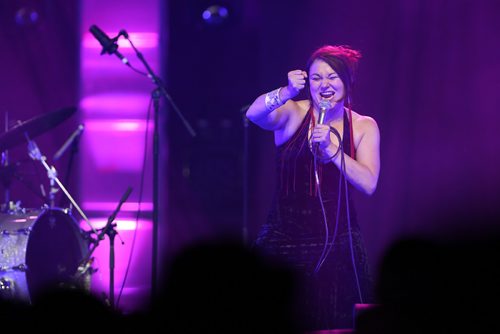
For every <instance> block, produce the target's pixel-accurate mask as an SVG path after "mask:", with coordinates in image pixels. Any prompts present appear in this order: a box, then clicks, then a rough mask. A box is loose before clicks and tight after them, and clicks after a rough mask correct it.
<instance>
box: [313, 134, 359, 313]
mask: <svg viewBox="0 0 500 334" xmlns="http://www.w3.org/2000/svg"><path fill="white" fill-rule="evenodd" d="M330 132H331V133H333V134H334V135H335V137H337V139H338V141H339V146H338V148H337V152H335V154H334V156H336V155H337V154H339V152H340V154H341V162H340V175H339V187H338V190H339V191H338V201H337V216H336V219H335V229H334V231H333V236H332V240H331V243H330V245H329V246H328V242H329V241H330V231H329V227H328V220H327V217H326V210H325V206H324V203H323V197H322V194H321V182H320V180H319V175H318V168H317V167H318V166H317V160H318V154H317V153H318V145H317V146H316V148H315V150H314V152H313V156H314V174H315V181H316V185H317V189H318V190H317V191H318V199H319V201H320V206H321V211H322V214H323V221H324V225H325V245H324V246H323V251H322V253H321V255H320V257H319V260H318V263H317V265H316V268H315V269H314V273H315V274H317V273H318V272H319V270H320V269H321V266H322V265H323V263H324V262H325V260H326V258H327V257H328V255H329V254H330V252H331V251H332V248H333V246H334V244H335V240H336V238H337V231H338V226H339V217H340V205H341V199H342V181H344V189H345V201H346V211H347V228H348V234H349V247H350V251H351V252H350V253H351V262H352V266H353V271H354V278H355V281H356V288H357V290H358V296H359V299H360V303H361V304H363V303H364V302H363V295H362V293H361V286H360V282H359V275H358V270H357V267H356V261H355V256H354V245H353V239H352V228H351V214H350V211H349V210H350V207H349V190H348V182H347V172H346V166H345V156H344V153H345V152H344V143H343V141H342V137H341V136H340V133H339V132H338V131H337V129H335V128H334V127H332V126H330Z"/></svg>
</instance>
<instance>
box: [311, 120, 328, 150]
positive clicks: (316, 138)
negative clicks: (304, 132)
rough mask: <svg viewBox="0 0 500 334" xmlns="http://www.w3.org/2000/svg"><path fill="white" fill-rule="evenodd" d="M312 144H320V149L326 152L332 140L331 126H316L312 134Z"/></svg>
mask: <svg viewBox="0 0 500 334" xmlns="http://www.w3.org/2000/svg"><path fill="white" fill-rule="evenodd" d="M311 142H312V143H318V144H319V148H320V149H321V150H322V151H324V150H325V149H327V148H328V147H329V146H330V145H331V144H332V140H331V138H330V126H328V125H325V124H316V125H315V126H314V129H313V130H312V134H311Z"/></svg>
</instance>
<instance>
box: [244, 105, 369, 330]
mask: <svg viewBox="0 0 500 334" xmlns="http://www.w3.org/2000/svg"><path fill="white" fill-rule="evenodd" d="M312 115H313V114H312V110H309V112H308V113H307V114H306V116H305V117H304V120H303V121H302V123H301V126H300V127H299V129H298V130H297V131H296V133H295V134H294V135H293V136H292V138H290V139H289V140H288V141H287V142H285V143H284V144H282V145H280V146H278V147H277V159H276V163H277V170H276V172H277V182H276V184H277V187H276V192H275V195H274V200H273V203H272V207H271V210H270V213H269V215H268V218H267V221H266V222H265V224H263V225H262V226H261V228H260V231H259V234H258V236H257V239H256V240H255V243H254V245H255V247H256V248H257V249H258V250H260V251H262V252H263V253H264V254H265V255H266V256H269V257H271V258H273V259H275V260H278V261H281V262H282V263H284V264H286V265H288V266H290V267H291V268H292V269H293V270H295V271H296V272H297V273H298V274H299V277H300V278H301V280H300V282H301V284H300V288H301V289H300V291H301V294H300V296H301V298H300V314H301V320H300V323H301V326H303V328H304V329H307V330H321V329H334V328H352V327H353V309H354V304H355V303H361V302H362V301H363V302H364V303H367V302H372V301H373V296H372V280H371V277H370V273H369V268H368V261H367V257H366V251H365V247H364V244H363V240H362V236H361V233H360V228H359V225H358V223H357V218H356V212H355V210H354V205H353V203H352V200H351V198H350V196H349V200H348V201H349V213H350V215H349V216H350V224H348V215H347V209H346V200H345V185H344V183H343V182H342V184H341V191H340V192H341V196H342V197H341V201H340V214H339V217H338V218H339V219H338V225H337V224H336V223H337V219H336V218H337V207H338V199H339V178H340V171H339V169H338V168H337V167H336V166H335V165H334V164H333V163H328V164H321V163H320V162H318V163H317V165H318V170H319V176H320V180H321V183H320V184H321V193H322V199H323V203H324V207H325V210H326V217H327V222H328V226H329V236H330V237H329V242H328V243H327V245H330V244H331V243H332V238H333V235H334V233H335V230H336V237H335V240H334V242H333V247H332V248H331V251H330V252H329V254H328V256H327V258H326V260H325V261H324V263H323V264H322V266H321V268H320V269H319V271H318V272H317V273H315V268H316V266H317V263H318V261H319V258H320V256H321V253H322V252H323V250H324V245H325V241H326V240H325V234H326V233H325V225H324V219H323V214H322V210H321V205H320V202H319V199H318V196H317V192H316V183H315V181H314V160H313V159H314V158H313V154H312V152H311V149H310V146H309V145H308V140H307V137H308V132H309V127H310V124H312V122H314V119H313V116H312ZM344 129H345V130H344V136H343V140H342V142H343V145H344V152H346V154H348V153H349V152H350V140H349V138H350V127H349V121H348V118H347V116H346V115H345V116H344ZM348 189H349V194H350V193H351V192H352V191H354V189H353V188H352V187H351V186H350V185H349V187H348ZM336 225H337V228H336ZM349 225H350V228H349ZM351 245H352V249H353V252H351ZM353 259H354V261H353ZM353 262H354V263H355V265H356V271H355V270H354V266H353ZM356 276H357V278H358V279H356ZM357 281H359V289H358V283H357ZM360 294H361V297H362V298H363V300H361V298H360Z"/></svg>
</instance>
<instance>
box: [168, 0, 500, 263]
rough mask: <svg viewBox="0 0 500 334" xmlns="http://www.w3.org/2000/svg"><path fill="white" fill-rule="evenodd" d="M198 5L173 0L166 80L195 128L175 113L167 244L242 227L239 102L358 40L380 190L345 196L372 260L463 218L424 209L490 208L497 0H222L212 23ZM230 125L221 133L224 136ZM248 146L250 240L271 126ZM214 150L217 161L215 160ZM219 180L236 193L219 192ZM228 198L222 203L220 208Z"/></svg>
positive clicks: (361, 96)
mask: <svg viewBox="0 0 500 334" xmlns="http://www.w3.org/2000/svg"><path fill="white" fill-rule="evenodd" d="M196 3H201V2H196V1H187V2H181V1H171V14H172V15H173V16H172V17H171V27H170V29H171V31H170V32H171V46H172V48H171V52H170V62H169V64H170V67H171V69H170V72H169V74H170V76H169V83H170V89H171V90H172V92H174V96H175V97H176V98H177V99H178V101H179V104H180V105H181V106H182V108H183V109H184V110H185V111H186V113H188V115H189V117H190V119H192V120H193V121H194V122H195V123H196V122H198V123H197V124H198V125H199V126H198V128H197V129H198V130H200V131H202V129H204V132H203V133H204V134H205V136H206V138H207V139H205V140H201V139H200V142H196V141H190V139H189V138H188V136H187V135H185V131H184V129H183V128H182V126H181V125H180V124H179V123H178V122H177V121H176V120H175V117H173V118H174V119H172V121H171V123H170V125H171V127H170V128H169V134H167V135H168V136H169V140H170V144H171V145H172V152H171V153H172V156H171V158H172V160H173V161H172V162H171V166H172V170H171V173H172V175H171V178H172V186H173V187H172V188H170V191H171V196H172V197H171V201H172V202H171V206H170V207H171V211H172V212H171V214H172V215H171V219H170V220H169V224H172V226H171V229H172V231H173V232H172V234H171V235H172V236H174V235H175V236H176V237H175V240H172V242H171V243H170V244H171V245H172V243H174V244H175V243H179V244H182V243H183V242H191V240H192V239H196V238H205V237H207V235H210V233H215V234H218V232H214V231H217V229H219V230H224V231H231V232H232V233H233V234H234V235H235V236H238V235H241V229H242V216H241V210H240V209H241V207H242V202H243V199H242V197H241V196H242V195H241V191H242V186H241V185H242V181H241V178H242V176H243V175H242V172H241V169H240V170H236V171H235V168H236V167H235V166H240V167H241V166H242V162H243V157H242V136H243V126H242V125H241V122H240V118H239V117H240V114H239V110H240V108H241V107H242V106H245V105H247V104H248V103H251V102H252V101H253V99H254V98H255V97H257V96H258V95H259V94H261V93H263V92H266V91H269V90H272V89H274V88H276V87H278V86H280V85H281V86H283V85H286V73H287V72H288V71H289V70H291V69H296V68H304V66H305V62H306V60H307V58H308V56H309V54H310V53H311V52H312V51H313V50H314V49H315V48H317V47H319V46H322V45H324V44H348V45H351V46H353V47H354V48H357V49H359V50H361V52H362V54H363V59H362V60H361V63H360V66H359V69H358V76H357V82H356V87H355V96H354V106H355V110H357V111H358V112H360V113H362V114H367V115H370V116H372V117H374V118H375V119H376V120H377V121H378V123H379V127H380V130H381V137H382V139H381V157H382V171H381V175H380V181H379V186H378V190H377V192H376V193H375V195H374V196H372V197H369V198H368V197H365V196H362V195H360V194H357V195H356V201H357V208H358V214H359V221H360V224H361V225H362V228H363V231H364V235H365V241H366V244H367V247H368V250H369V254H370V258H371V264H372V266H373V268H374V269H376V267H377V264H378V261H379V259H380V257H381V256H382V254H383V251H384V250H385V248H386V247H387V246H388V245H389V244H390V243H391V242H392V241H393V240H394V239H397V238H400V237H402V236H404V235H407V234H413V233H432V234H434V233H441V232H442V230H449V231H454V230H455V229H456V228H458V226H456V224H463V222H460V223H458V222H451V221H448V220H446V219H444V218H443V220H442V221H441V222H440V223H439V224H436V222H435V220H434V219H431V218H432V217H436V216H437V215H439V216H443V217H446V215H447V214H449V213H451V212H453V211H455V210H458V209H463V208H464V207H475V208H479V210H481V211H487V210H494V209H495V207H496V206H497V198H498V196H497V194H498V190H497V189H498V187H499V185H500V177H499V176H498V167H499V162H500V161H499V160H500V158H499V157H498V149H497V144H498V135H497V125H496V122H497V120H498V116H497V112H498V110H499V103H498V102H499V98H498V94H497V92H498V91H499V88H500V80H499V78H500V62H499V61H498V59H500V58H499V54H500V48H499V46H498V43H497V37H496V34H497V32H498V31H500V29H499V28H500V26H499V24H500V23H499V22H500V20H499V19H500V6H499V5H498V3H497V2H495V1H478V2H470V1H465V0H464V1H454V2H447V1H434V0H432V1H431V0H429V1H394V0H385V1H377V2H371V1H349V2H339V1H321V0H315V1H307V2H306V1H288V2H287V5H286V6H284V5H283V4H282V3H281V2H267V1H232V2H228V3H229V4H232V5H233V6H235V10H236V13H237V14H238V15H237V16H236V17H234V20H233V21H231V22H228V24H227V25H226V26H221V27H217V28H214V27H208V26H206V25H204V24H203V22H202V21H201V19H198V17H197V16H196V14H194V13H195V12H196V6H194V4H196ZM229 8H231V7H230V6H229ZM174 13H175V14H174ZM229 28H231V30H230V29H229ZM242 81H244V82H242ZM224 119H226V120H231V124H232V125H231V129H232V130H230V129H225V130H224V129H221V128H220V124H223V120H224ZM200 124H201V125H200ZM226 124H227V123H226ZM210 130H211V132H210ZM231 131H234V133H235V134H234V136H233V137H231V138H233V139H230V138H226V137H225V134H228V133H230V132H231ZM208 139H210V140H211V141H213V142H214V144H213V145H216V144H217V145H219V146H222V147H224V148H225V151H227V152H231V154H229V153H226V154H224V153H221V152H220V151H219V152H216V153H213V152H212V153H210V154H204V153H205V152H206V151H207V149H206V148H205V146H206V145H212V144H207V141H208ZM210 147H213V146H210ZM177 148H178V149H177ZM250 152H251V153H250V162H249V169H250V175H249V180H250V181H249V186H250V190H249V231H250V239H252V238H253V237H255V233H256V231H257V229H258V226H259V224H260V223H262V222H263V221H264V220H265V218H266V214H267V210H268V208H269V205H270V201H271V197H272V193H273V186H274V165H273V161H274V156H273V154H274V147H273V139H272V134H271V133H268V132H265V131H263V130H260V129H257V128H256V127H255V126H253V125H252V126H250ZM193 157H194V158H200V159H199V160H201V161H200V162H196V161H194V158H193ZM201 157H203V158H201ZM212 160H213V161H217V162H218V163H219V164H221V165H223V166H224V167H225V169H224V168H223V167H220V168H213V166H214V165H215V163H213V162H211V161H212ZM223 161H225V163H223ZM176 163H178V164H179V165H176ZM203 164H204V165H203ZM198 166H205V167H198ZM189 168H190V170H191V171H192V170H196V169H197V168H203V171H204V174H201V173H200V174H201V175H200V174H193V173H191V174H190V175H189V176H185V177H184V178H180V176H181V175H182V170H184V171H186V169H188V170H189ZM184 175H186V174H184ZM207 180H209V181H207ZM228 184H229V186H230V187H235V188H237V189H236V190H237V192H236V193H235V194H238V195H237V196H239V197H236V198H235V197H234V195H233V196H231V195H224V194H223V192H222V191H223V189H228ZM203 194H209V198H204V197H203ZM216 195H220V196H219V197H217V196H216ZM176 198H178V199H179V200H176ZM235 206H236V207H238V210H236V211H235V212H234V213H233V212H232V211H231V210H228V209H227V208H228V207H229V208H234V207H235ZM224 221H225V222H226V223H222V222H224ZM449 224H451V225H453V224H455V226H454V227H450V226H449ZM221 225H222V226H221ZM470 225H477V226H480V225H481V222H477V221H474V222H470ZM462 227H463V226H462Z"/></svg>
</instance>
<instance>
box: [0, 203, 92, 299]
mask: <svg viewBox="0 0 500 334" xmlns="http://www.w3.org/2000/svg"><path fill="white" fill-rule="evenodd" d="M0 231H3V232H2V234H0V279H3V280H4V282H7V283H9V282H12V284H7V283H5V284H4V288H5V289H6V290H8V289H10V290H9V291H10V292H9V293H10V294H11V295H12V297H13V298H16V299H18V300H20V301H25V302H27V303H30V302H33V301H34V300H36V298H37V296H38V295H39V293H40V292H43V291H44V289H45V288H46V287H48V286H54V285H58V286H60V285H61V284H70V285H72V286H78V287H83V288H87V289H90V275H91V274H92V273H93V271H92V269H89V270H88V272H87V275H86V276H82V277H80V279H79V280H78V281H76V280H73V275H74V273H75V272H76V270H77V268H78V265H79V264H80V261H81V260H82V259H83V258H84V257H85V256H86V254H87V252H88V251H89V242H88V241H87V240H85V238H84V237H83V236H82V233H81V229H80V228H79V226H78V224H77V222H76V221H75V219H74V218H73V217H72V216H71V215H69V214H67V210H62V209H58V208H48V207H46V208H45V209H42V210H36V211H32V210H28V211H27V212H25V213H17V214H6V213H0ZM89 265H91V263H90V264H89ZM87 285H88V287H87ZM12 286H13V287H14V288H12ZM9 287H10V288H9ZM0 289H1V288H0ZM2 296H3V295H2V292H1V291H0V297H2Z"/></svg>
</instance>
